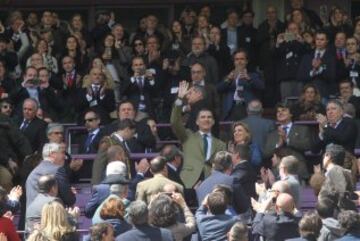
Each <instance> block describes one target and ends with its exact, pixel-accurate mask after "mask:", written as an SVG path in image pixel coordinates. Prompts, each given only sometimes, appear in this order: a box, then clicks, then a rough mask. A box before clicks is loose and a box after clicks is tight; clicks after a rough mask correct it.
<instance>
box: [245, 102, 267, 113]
mask: <svg viewBox="0 0 360 241" xmlns="http://www.w3.org/2000/svg"><path fill="white" fill-rule="evenodd" d="M246 111H247V114H248V115H253V116H261V115H262V113H263V106H262V103H261V101H260V100H256V99H255V100H251V101H250V102H249V103H248V105H247V109H246Z"/></svg>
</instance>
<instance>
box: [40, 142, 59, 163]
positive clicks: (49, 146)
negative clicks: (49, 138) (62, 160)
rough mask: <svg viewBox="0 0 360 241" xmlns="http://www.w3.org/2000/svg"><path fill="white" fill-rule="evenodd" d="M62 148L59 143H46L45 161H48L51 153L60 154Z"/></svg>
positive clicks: (43, 155)
mask: <svg viewBox="0 0 360 241" xmlns="http://www.w3.org/2000/svg"><path fill="white" fill-rule="evenodd" d="M61 150H62V147H61V145H60V144H58V143H46V144H45V145H44V147H43V149H42V157H43V159H47V158H48V157H49V156H50V154H51V153H54V152H60V151H61Z"/></svg>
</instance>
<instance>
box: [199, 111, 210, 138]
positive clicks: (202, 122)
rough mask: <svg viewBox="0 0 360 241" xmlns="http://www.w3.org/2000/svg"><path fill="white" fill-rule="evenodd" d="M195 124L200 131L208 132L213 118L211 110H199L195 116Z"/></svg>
mask: <svg viewBox="0 0 360 241" xmlns="http://www.w3.org/2000/svg"><path fill="white" fill-rule="evenodd" d="M196 125H197V126H198V127H199V130H200V131H202V132H205V133H208V132H210V131H211V128H212V126H213V125H214V118H213V115H212V113H211V111H209V110H201V111H200V112H199V114H198V116H197V118H196Z"/></svg>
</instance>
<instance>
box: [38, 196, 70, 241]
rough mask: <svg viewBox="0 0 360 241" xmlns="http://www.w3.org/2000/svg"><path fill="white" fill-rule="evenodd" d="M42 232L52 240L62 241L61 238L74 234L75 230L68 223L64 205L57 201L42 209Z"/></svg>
mask: <svg viewBox="0 0 360 241" xmlns="http://www.w3.org/2000/svg"><path fill="white" fill-rule="evenodd" d="M40 230H41V231H42V233H43V234H44V235H45V236H47V237H49V238H50V239H51V240H60V239H61V237H62V236H63V235H64V234H66V233H69V232H74V231H75V228H74V227H72V226H71V225H70V224H69V222H68V214H67V212H66V210H65V208H64V207H63V205H62V204H61V203H59V202H57V201H52V202H49V203H47V204H45V206H44V207H43V209H42V212H41V222H40Z"/></svg>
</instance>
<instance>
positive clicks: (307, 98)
mask: <svg viewBox="0 0 360 241" xmlns="http://www.w3.org/2000/svg"><path fill="white" fill-rule="evenodd" d="M320 100H321V96H320V92H319V90H318V89H317V88H316V86H315V85H313V84H306V85H305V86H304V87H303V89H302V92H301V95H300V98H299V102H300V103H303V104H304V105H309V104H313V103H320Z"/></svg>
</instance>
